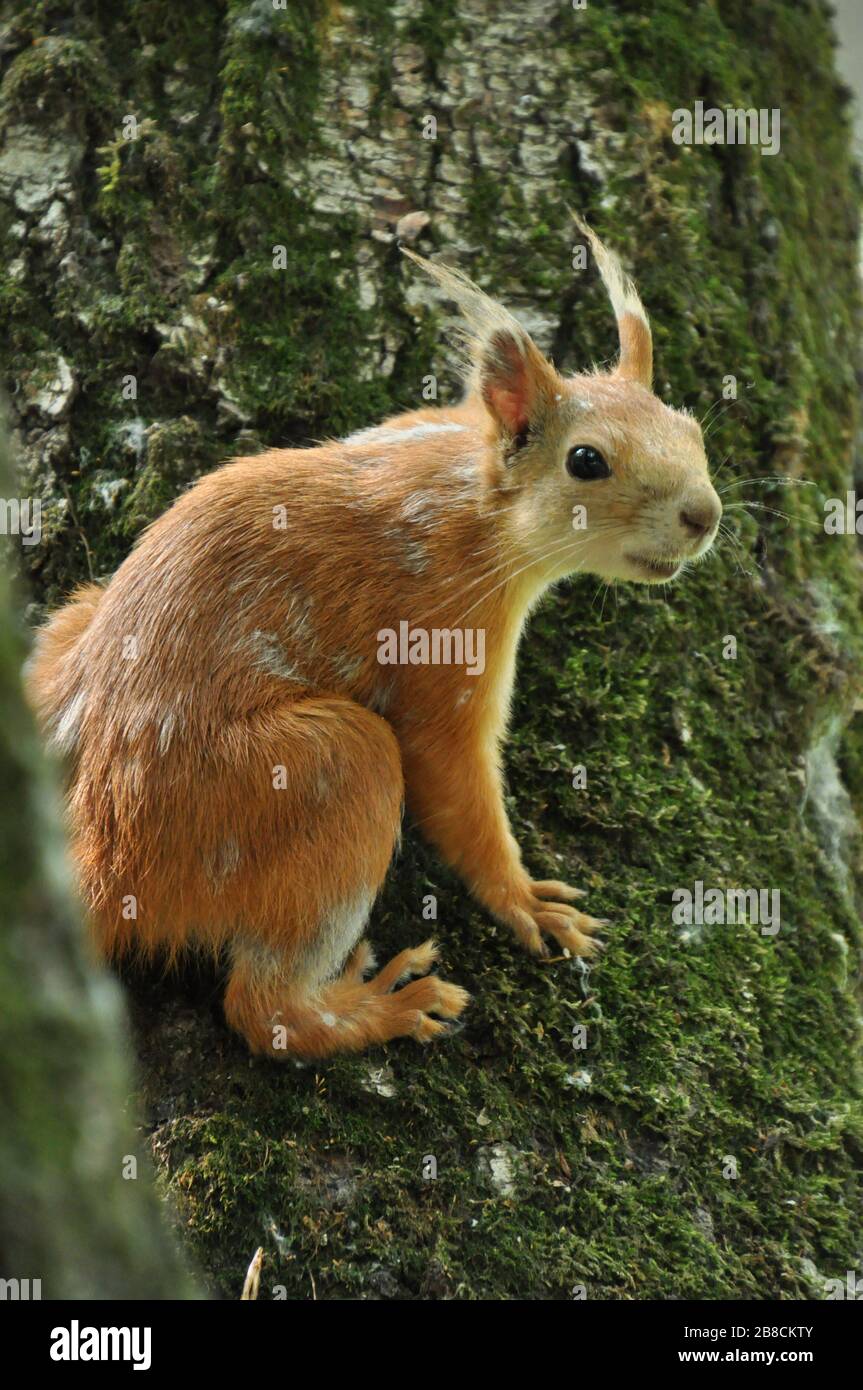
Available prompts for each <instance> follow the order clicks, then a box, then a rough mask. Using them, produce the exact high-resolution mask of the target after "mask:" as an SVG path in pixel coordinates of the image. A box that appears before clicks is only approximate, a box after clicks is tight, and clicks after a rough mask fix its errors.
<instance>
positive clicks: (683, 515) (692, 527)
mask: <svg viewBox="0 0 863 1390" xmlns="http://www.w3.org/2000/svg"><path fill="white" fill-rule="evenodd" d="M721 515H722V504H721V502H720V501H719V498H718V497H716V496H715V495H714V496H712V497H711V496H710V495H709V494H708V495H707V496H705V497H699V498H698V500H697V501H695V500H693V501H690V502H687V503H686V504H685V505H684V506H683V507H682V508H681V512H680V524H681V526H682V527H683V529H684V531H686V532H688V533H689V535H690V536H692V538H693V540H702V539H703V538H704V537H705V536H707V535H709V534H710V532H711V531H712V530H713V528H714V526H715V525H716V523H717V521H718V520H719V518H720V516H721Z"/></svg>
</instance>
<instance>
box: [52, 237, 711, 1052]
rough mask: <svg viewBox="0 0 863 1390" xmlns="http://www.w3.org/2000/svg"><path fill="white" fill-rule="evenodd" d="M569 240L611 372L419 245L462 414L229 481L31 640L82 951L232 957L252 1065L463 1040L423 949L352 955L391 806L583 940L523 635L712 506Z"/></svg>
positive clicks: (611, 268)
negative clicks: (61, 773) (539, 618)
mask: <svg viewBox="0 0 863 1390" xmlns="http://www.w3.org/2000/svg"><path fill="white" fill-rule="evenodd" d="M576 222H577V224H578V226H579V228H580V229H581V231H582V232H583V234H584V235H585V237H586V239H587V241H588V242H589V244H590V247H591V249H592V252H593V257H594V260H595V263H596V265H597V268H598V270H599V272H600V274H601V277H602V279H603V281H604V284H605V287H606V289H607V291H608V294H609V297H610V299H611V304H612V308H613V310H614V313H615V316H616V319H617V325H618V336H619V343H620V353H619V357H618V359H617V361H616V364H615V365H614V367H613V368H612V369H611V370H609V371H599V370H592V371H590V372H586V373H584V374H580V375H575V376H572V377H564V376H562V375H560V374H559V373H558V371H557V370H556V369H555V367H554V366H553V365H552V363H551V362H550V361H549V360H548V359H547V357H546V356H544V355H543V353H542V352H541V351H540V350H539V348H538V347H537V346H536V344H535V343H534V342H533V340H532V339H531V337H530V336H529V334H528V333H527V332H526V330H525V329H524V328H523V327H522V326H521V324H520V323H519V322H518V321H517V320H516V319H515V318H514V317H513V316H512V315H511V314H510V313H509V312H508V311H507V310H506V309H504V308H503V307H501V306H500V305H499V304H497V303H495V302H494V301H493V300H492V299H490V298H489V297H488V296H487V295H486V294H485V293H484V292H483V291H482V290H480V289H479V288H478V287H477V286H476V285H475V284H473V283H472V282H471V281H470V280H469V279H468V278H467V277H466V276H465V275H463V274H462V273H460V272H458V271H455V270H453V269H450V268H448V267H446V266H444V265H443V264H441V263H440V262H430V261H427V260H424V259H423V258H421V257H419V256H417V255H415V254H414V253H412V252H410V251H408V252H407V253H406V254H407V255H408V256H410V257H411V258H412V259H413V260H414V261H416V262H417V264H419V265H420V266H421V267H422V268H423V269H424V270H425V271H426V272H427V273H428V274H429V275H430V276H431V277H432V278H433V280H434V281H435V282H436V283H437V285H438V286H439V287H440V289H441V290H442V291H443V292H444V293H445V295H446V296H447V297H448V298H451V299H452V300H453V301H455V303H456V304H457V305H458V307H459V309H460V311H461V318H460V323H461V331H460V345H461V349H462V352H463V355H464V359H465V369H466V390H465V394H464V397H463V399H462V400H461V402H460V403H459V404H457V405H454V406H446V407H423V408H421V409H417V410H410V411H407V412H406V413H403V414H398V415H394V416H391V417H390V418H388V419H386V420H385V421H384V422H383V423H382V424H380V425H378V426H375V427H373V428H370V429H364V430H361V431H360V432H359V433H356V434H352V435H351V436H350V437H348V438H346V439H342V440H330V441H327V442H324V443H320V444H316V445H315V446H313V447H306V448H291V449H274V450H271V451H268V452H264V453H262V454H259V455H256V456H254V457H250V458H238V459H235V460H233V461H231V462H228V463H226V464H224V465H222V466H221V467H219V468H217V469H216V470H215V471H213V472H211V473H210V474H208V475H206V476H204V477H203V478H201V479H200V480H199V481H198V482H196V483H195V484H194V486H192V487H191V488H190V489H189V490H188V491H187V492H185V493H184V494H183V495H181V496H180V497H179V498H178V499H177V500H176V501H175V502H174V503H173V505H172V506H171V507H170V508H169V509H168V511H167V512H165V513H164V515H162V516H161V517H159V518H158V519H157V520H156V521H155V522H154V523H153V524H152V525H151V526H150V527H149V528H148V529H147V530H146V531H145V532H144V533H143V535H142V536H141V537H140V538H139V539H138V542H137V544H136V545H135V547H134V548H133V550H132V551H131V553H130V554H129V555H128V557H127V558H126V559H125V560H124V562H123V563H122V564H121V565H120V567H119V569H118V570H117V571H116V573H115V574H114V576H113V577H112V578H111V579H110V581H109V582H108V583H107V585H106V586H105V587H102V586H101V585H99V584H88V585H85V586H83V587H81V588H79V589H78V590H77V591H76V592H75V593H74V594H73V595H72V597H71V598H70V599H69V600H68V601H67V602H66V604H65V606H63V607H61V608H60V609H59V610H58V611H57V612H56V613H55V614H54V615H53V616H52V617H51V618H50V619H49V621H48V622H47V624H46V625H45V626H44V627H43V628H42V629H41V630H40V632H39V633H38V634H37V638H36V642H35V645H34V651H33V654H32V656H31V658H30V662H29V669H28V673H27V677H26V682H27V689H28V693H29V696H30V699H31V702H32V704H33V706H34V708H35V711H36V714H37V717H38V720H39V722H40V724H41V727H42V729H43V730H44V731H45V733H46V736H47V738H48V740H49V742H50V744H51V745H52V746H53V748H54V749H56V750H58V751H59V753H60V754H62V755H63V756H64V757H65V758H66V760H67V767H68V791H67V796H68V821H69V827H70V835H71V853H72V859H73V865H74V868H75V872H76V875H77V880H78V884H79V886H80V892H81V894H82V897H83V902H84V906H85V910H86V913H87V916H88V919H89V922H90V924H91V926H92V930H93V933H94V937H95V941H96V943H97V946H98V948H99V949H100V950H101V952H102V953H103V954H104V955H105V956H108V957H115V956H117V955H119V954H121V953H123V952H138V953H143V954H145V955H150V954H152V953H155V952H161V953H164V954H165V955H166V956H167V959H168V961H169V962H174V961H175V960H176V959H177V957H178V955H179V953H180V952H181V950H183V949H185V948H188V947H203V948H204V949H210V950H212V951H213V952H214V954H218V953H220V952H221V951H222V949H223V948H225V947H227V948H228V953H229V974H228V979H227V985H226V990H225V998H224V1011H225V1016H226V1019H227V1021H228V1023H229V1024H230V1026H231V1027H232V1028H233V1029H234V1030H236V1031H237V1032H238V1033H240V1034H241V1035H242V1036H243V1037H244V1038H245V1040H246V1042H247V1043H248V1045H249V1047H250V1049H251V1050H252V1051H253V1052H254V1053H258V1054H263V1055H267V1056H269V1057H272V1058H275V1059H276V1060H284V1059H286V1058H295V1059H312V1058H322V1057H326V1056H329V1055H332V1054H334V1053H338V1052H345V1051H357V1050H360V1049H363V1048H365V1047H367V1046H370V1045H372V1044H376V1043H383V1042H386V1041H388V1040H389V1039H392V1038H396V1037H400V1036H409V1037H412V1038H415V1039H417V1040H418V1041H420V1042H429V1041H431V1040H432V1039H435V1038H438V1037H439V1036H441V1035H442V1034H445V1033H448V1032H450V1031H452V1028H453V1026H454V1021H455V1020H456V1019H458V1017H459V1015H461V1014H462V1012H463V1010H464V1009H465V1006H466V1004H467V1003H468V999H469V996H468V995H467V993H466V992H465V991H464V990H463V989H462V988H460V987H458V986H457V985H454V984H452V983H450V982H448V981H445V980H443V979H441V978H440V977H439V976H438V975H437V974H434V973H429V972H431V971H432V968H433V965H434V963H435V960H436V958H437V946H436V944H435V942H434V941H426V942H424V943H423V944H421V945H419V946H412V947H408V949H406V950H403V951H401V952H400V953H399V954H397V955H396V956H395V957H394V958H393V959H392V960H390V961H389V962H388V964H386V965H385V966H384V967H383V968H382V969H379V970H378V969H377V967H376V965H375V961H374V957H373V955H372V951H371V949H370V946H369V944H368V942H367V940H366V939H365V938H364V932H365V929H366V925H367V922H368V918H369V914H370V910H371V907H372V904H373V902H374V900H375V897H376V895H377V893H378V891H379V890H380V888H381V885H382V883H383V881H384V878H385V876H386V873H387V869H388V866H389V864H390V861H391V859H392V857H393V853H394V850H395V848H396V846H397V843H398V840H399V835H400V827H401V820H402V811H403V805H404V804H405V803H406V805H407V808H408V810H409V812H410V814H411V815H412V817H413V819H414V820H415V822H416V823H417V825H418V827H419V829H420V830H421V832H422V833H423V834H424V835H425V836H426V838H427V839H428V840H429V841H430V842H431V844H432V845H433V846H434V847H435V848H436V850H437V851H438V852H439V854H440V855H441V856H442V857H443V859H444V860H445V861H446V862H447V863H448V864H449V865H451V866H452V868H453V869H454V870H455V871H456V872H457V873H458V874H459V875H460V877H461V878H462V880H463V881H464V883H465V884H466V886H467V887H468V889H469V890H470V891H471V893H472V894H473V895H474V897H475V898H476V899H477V900H478V901H479V903H481V904H482V905H483V906H484V907H485V908H486V909H487V910H488V912H489V913H490V914H491V915H492V916H493V917H494V918H495V919H496V920H497V921H498V922H500V923H503V924H505V925H506V926H507V927H509V928H511V929H512V931H513V932H514V933H515V935H516V937H517V938H518V940H519V941H520V942H521V944H522V945H523V946H524V947H525V948H526V949H527V950H528V951H529V952H531V953H532V954H533V955H535V956H542V955H547V954H548V948H547V946H546V943H545V938H546V937H551V938H554V939H555V940H556V942H557V943H558V945H559V946H560V947H562V948H564V950H565V951H567V952H568V953H570V954H571V955H572V956H587V955H590V954H591V953H592V952H593V951H595V950H596V949H597V947H598V945H599V942H598V939H597V937H596V936H595V935H594V933H595V932H596V930H597V929H598V928H599V927H600V926H602V925H604V923H602V922H599V921H598V920H597V919H595V918H593V917H590V916H587V915H586V914H585V913H583V912H581V911H579V910H578V909H577V908H576V907H574V906H573V903H574V901H575V900H576V899H577V898H579V897H581V896H582V894H581V892H580V890H578V889H576V888H573V887H570V886H568V885H567V884H566V883H562V882H557V881H545V880H541V881H537V880H535V879H533V878H532V877H531V875H530V873H529V872H528V871H527V869H526V868H525V867H524V865H523V863H522V860H521V856H520V853H519V849H518V846H517V844H516V841H515V839H514V837H513V835H512V833H511V831H510V827H509V824H508V821H507V815H506V811H505V807H504V799H503V781H502V770H501V744H502V740H503V736H504V734H505V731H506V726H507V721H508V715H509V706H510V697H511V691H512V688H513V681H514V675H515V667H516V650H517V648H518V645H519V639H520V636H521V633H522V630H523V628H524V625H525V621H526V619H527V617H528V615H529V613H530V610H531V609H532V607H533V606H534V605H535V604H536V603H537V602H538V600H539V598H540V597H541V595H542V594H543V592H544V591H545V590H546V589H547V588H548V587H549V586H550V585H552V584H554V583H555V581H557V580H559V579H562V578H563V577H565V576H567V575H571V574H573V573H576V572H578V571H583V572H589V573H592V574H595V575H599V576H601V577H603V578H604V579H608V580H616V579H621V580H632V581H635V582H641V583H646V584H651V583H657V582H661V581H667V580H669V579H671V578H673V577H674V576H676V575H677V574H678V573H679V572H680V571H681V570H682V569H683V568H684V567H685V566H686V565H687V564H688V563H689V562H690V561H692V560H696V559H699V558H700V557H702V556H703V555H705V553H706V552H707V551H708V550H709V548H710V546H711V545H712V543H713V539H714V537H715V535H716V532H717V528H718V524H719V518H720V515H721V510H722V509H721V504H720V501H719V497H718V496H717V494H716V492H715V490H714V488H713V487H712V485H711V483H710V481H709V477H708V467H707V459H706V455H705V450H704V444H703V439H702V433H701V429H700V427H699V425H698V423H697V421H696V420H695V419H694V418H693V417H692V416H691V415H690V414H688V413H685V412H681V411H677V410H675V409H672V408H671V407H669V406H667V405H666V404H664V403H663V402H662V401H660V400H659V398H658V397H657V396H656V395H655V394H654V393H653V391H652V339H651V332H650V327H649V324H648V320H647V315H646V314H645V311H644V309H643V307H642V304H641V301H640V299H639V296H638V293H637V291H636V289H635V286H634V285H633V283H632V281H631V280H630V279H629V277H628V276H627V275H626V274H625V273H624V271H623V269H622V267H621V265H620V262H619V260H618V258H617V257H616V256H615V255H614V254H613V253H612V252H611V251H609V250H608V249H607V248H606V247H605V246H604V245H603V243H602V242H601V241H600V240H599V238H598V237H597V235H596V234H595V233H594V232H593V231H592V229H591V228H589V227H588V226H587V225H586V224H585V223H584V222H582V221H581V219H579V218H576ZM466 623H467V624H469V627H468V629H465V624H466ZM466 631H467V634H468V637H469V636H470V634H473V639H472V640H470V641H468V640H467V638H466V637H465V633H466ZM468 647H470V649H471V651H472V652H473V661H472V664H467V663H466V662H465V661H464V660H461V661H459V660H458V659H452V658H453V655H454V654H455V657H456V658H458V656H459V653H460V652H461V656H462V657H464V654H465V652H466V650H467V648H468ZM436 658H437V659H436Z"/></svg>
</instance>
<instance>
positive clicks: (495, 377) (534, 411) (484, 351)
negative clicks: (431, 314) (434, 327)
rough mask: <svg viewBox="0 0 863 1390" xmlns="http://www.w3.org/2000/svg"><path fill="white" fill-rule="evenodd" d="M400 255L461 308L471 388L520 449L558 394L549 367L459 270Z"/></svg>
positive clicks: (527, 338)
mask: <svg viewBox="0 0 863 1390" xmlns="http://www.w3.org/2000/svg"><path fill="white" fill-rule="evenodd" d="M401 250H402V252H403V253H404V255H406V256H409V257H410V259H411V260H412V261H415V262H416V263H417V265H419V266H421V267H422V269H423V270H424V271H425V272H426V274H428V275H430V276H431V278H432V279H433V280H434V281H435V282H436V284H438V285H439V286H440V288H441V289H442V290H443V292H444V294H445V295H446V296H447V297H448V298H449V299H453V300H455V302H456V303H457V304H458V306H459V309H460V310H461V313H462V319H463V327H462V329H461V331H460V333H459V337H460V340H461V345H462V348H463V351H464V357H465V369H466V370H465V375H466V377H467V380H468V386H469V389H470V390H472V391H475V392H476V393H477V395H479V396H480V398H481V399H482V401H483V402H484V404H485V407H486V409H487V410H488V412H489V414H490V416H491V418H492V421H493V422H494V425H495V430H496V433H497V434H498V435H499V436H502V437H504V438H505V440H506V442H507V443H510V444H511V443H515V445H516V447H520V446H521V445H522V444H523V443H524V442H525V440H526V436H527V431H528V427H529V426H530V425H531V423H535V421H536V419H537V417H538V415H539V414H540V413H541V411H542V409H543V407H544V405H545V403H546V402H547V401H548V400H551V399H553V396H554V393H555V391H556V390H559V389H560V388H559V379H558V376H557V373H556V372H555V370H554V368H553V367H552V365H551V363H550V362H548V361H547V359H546V358H545V357H544V356H543V355H542V353H541V352H540V350H539V348H538V347H537V346H536V343H534V341H533V339H532V338H531V336H530V334H529V333H528V332H527V330H526V329H524V328H522V326H521V324H520V323H519V322H518V320H517V319H515V318H513V316H512V314H510V313H509V311H508V310H507V309H504V308H503V306H502V305H501V304H498V303H497V302H496V301H495V300H493V299H490V298H489V296H488V295H487V294H485V293H484V292H483V291H482V290H481V289H480V288H479V286H478V285H475V284H474V283H473V281H472V280H469V279H468V277H467V276H466V275H464V274H463V273H462V272H461V271H459V270H453V269H451V268H450V267H449V266H444V265H440V264H438V263H437V262H434V261H427V260H425V259H424V258H423V257H422V256H418V255H417V254H416V252H414V251H409V250H408V249H407V247H404V246H403V247H401Z"/></svg>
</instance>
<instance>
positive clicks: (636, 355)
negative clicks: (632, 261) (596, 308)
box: [570, 209, 653, 389]
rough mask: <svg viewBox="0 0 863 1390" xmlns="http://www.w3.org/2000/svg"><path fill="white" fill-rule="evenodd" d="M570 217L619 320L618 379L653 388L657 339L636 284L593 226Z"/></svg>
mask: <svg viewBox="0 0 863 1390" xmlns="http://www.w3.org/2000/svg"><path fill="white" fill-rule="evenodd" d="M570 215H571V217H572V220H573V222H574V223H575V225H576V227H577V228H578V230H579V231H580V232H581V234H582V236H585V237H587V240H588V242H589V243H590V249H591V251H592V252H593V259H594V260H595V261H596V266H597V269H598V271H599V273H600V275H601V276H602V282H603V284H604V285H605V288H606V290H607V292H608V297H609V299H610V300H611V307H612V309H613V310H614V314H615V318H616V319H617V333H618V337H619V339H620V359H619V361H618V364H617V368H616V373H617V375H618V376H622V377H626V378H627V379H628V380H630V381H637V382H640V384H641V385H642V386H646V387H647V388H648V389H650V387H651V385H652V383H653V338H652V337H651V333H650V324H649V322H648V318H647V314H646V313H645V311H644V305H643V304H642V302H641V299H640V297H639V294H638V290H637V289H636V288H635V284H634V282H633V281H632V280H631V279H630V277H629V276H628V275H627V274H626V271H625V270H624V269H623V266H622V265H621V264H620V261H619V260H618V258H617V256H616V255H615V254H614V252H613V251H609V249H608V247H607V246H606V245H605V244H604V243H603V242H602V241H600V239H599V237H598V236H597V235H596V232H595V231H594V230H593V228H592V227H589V226H588V224H587V223H586V222H585V221H584V218H582V217H579V215H578V213H577V212H573V211H572V210H571V209H570Z"/></svg>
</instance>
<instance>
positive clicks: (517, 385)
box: [475, 326, 557, 441]
mask: <svg viewBox="0 0 863 1390" xmlns="http://www.w3.org/2000/svg"><path fill="white" fill-rule="evenodd" d="M516 327H517V331H515V332H513V331H512V330H510V329H508V328H497V329H495V330H494V332H493V334H492V336H491V337H490V338H489V339H488V340H487V341H486V342H483V343H482V344H481V345H480V347H479V360H478V361H477V362H476V363H475V373H476V384H477V387H478V389H479V393H480V395H481V396H482V399H483V401H484V402H485V405H486V409H487V410H488V412H489V414H490V415H491V416H492V419H493V420H494V421H495V423H496V424H497V426H498V429H499V432H500V433H502V434H505V435H509V436H510V437H511V438H512V439H514V440H516V441H519V440H521V439H523V437H524V436H525V435H526V434H527V432H528V429H529V427H530V425H531V423H532V422H534V421H535V420H536V419H537V418H538V417H539V416H540V415H541V414H542V411H543V409H544V407H545V406H547V405H548V404H549V402H550V401H551V400H552V399H553V398H554V394H555V392H554V388H555V385H556V381H557V378H556V374H555V371H554V368H553V367H552V366H551V363H550V362H547V361H546V359H545V358H544V357H543V355H542V353H541V352H540V350H539V348H538V347H537V346H536V344H535V343H534V341H533V339H532V338H531V337H530V336H529V335H528V334H527V333H525V332H524V330H523V329H522V328H520V327H518V326H516Z"/></svg>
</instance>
